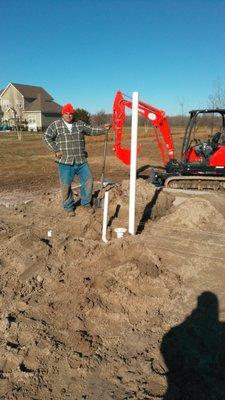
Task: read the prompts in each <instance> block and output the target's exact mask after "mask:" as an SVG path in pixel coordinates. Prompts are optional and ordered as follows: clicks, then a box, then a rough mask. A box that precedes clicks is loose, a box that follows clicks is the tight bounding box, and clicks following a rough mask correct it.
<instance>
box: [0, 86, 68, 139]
mask: <svg viewBox="0 0 225 400" xmlns="http://www.w3.org/2000/svg"><path fill="white" fill-rule="evenodd" d="M1 111H2V115H0V118H1V119H2V121H3V122H7V124H9V125H11V126H15V125H16V124H19V125H26V126H27V128H28V130H30V131H37V130H43V129H46V128H47V127H48V125H50V124H51V123H52V122H53V121H55V120H56V119H57V118H59V117H60V115H61V106H60V105H59V104H58V103H56V102H55V101H53V98H52V97H51V95H50V94H49V93H48V92H46V90H45V89H43V88H42V87H39V86H31V85H22V84H19V83H9V84H8V85H7V86H6V88H5V89H3V90H0V114H1Z"/></svg>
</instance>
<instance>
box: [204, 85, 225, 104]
mask: <svg viewBox="0 0 225 400" xmlns="http://www.w3.org/2000/svg"><path fill="white" fill-rule="evenodd" d="M208 101H209V107H210V108H225V85H224V84H223V83H222V82H221V81H220V80H219V79H218V80H217V81H216V82H214V88H213V93H212V94H211V95H210V96H209V98H208Z"/></svg>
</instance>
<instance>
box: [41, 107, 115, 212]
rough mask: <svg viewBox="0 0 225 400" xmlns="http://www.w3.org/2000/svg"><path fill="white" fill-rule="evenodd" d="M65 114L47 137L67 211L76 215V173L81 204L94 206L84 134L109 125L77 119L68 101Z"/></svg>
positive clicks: (51, 127)
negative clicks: (74, 188) (75, 119)
mask: <svg viewBox="0 0 225 400" xmlns="http://www.w3.org/2000/svg"><path fill="white" fill-rule="evenodd" d="M61 113H62V118H61V119H59V120H57V121H55V122H53V123H52V124H51V125H49V127H48V128H47V130H46V131H45V133H44V140H45V142H46V143H47V145H48V147H49V148H50V150H51V151H53V152H54V153H55V157H56V162H57V164H58V172H59V179H60V185H61V192H62V200H63V208H64V210H65V211H66V212H67V213H68V215H70V216H72V215H75V212H74V210H75V201H74V198H73V192H72V189H71V184H72V182H73V179H74V177H75V176H79V179H80V185H81V187H80V196H81V206H83V207H85V209H86V210H91V204H90V202H91V198H92V190H93V176H92V173H91V170H90V167H89V165H88V162H87V152H86V151H85V135H91V136H93V135H103V134H104V133H106V132H107V130H108V129H109V128H110V124H105V125H104V126H103V128H99V127H98V128H93V127H91V126H90V125H87V124H86V123H85V122H83V121H77V122H74V113H75V109H74V108H73V106H72V104H70V103H68V104H65V105H64V106H63V107H62V111H61Z"/></svg>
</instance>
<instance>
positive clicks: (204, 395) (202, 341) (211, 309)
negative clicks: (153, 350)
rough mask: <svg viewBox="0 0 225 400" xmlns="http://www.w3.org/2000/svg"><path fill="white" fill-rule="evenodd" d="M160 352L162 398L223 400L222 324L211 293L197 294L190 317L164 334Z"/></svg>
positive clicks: (224, 333) (224, 336) (224, 330)
mask: <svg viewBox="0 0 225 400" xmlns="http://www.w3.org/2000/svg"><path fill="white" fill-rule="evenodd" d="M161 352H162V355H163V358H164V361H165V364H166V366H167V369H168V372H167V380H168V382H167V383H168V388H167V392H166V394H165V395H164V397H163V399H164V400H187V399H190V400H203V399H204V400H223V399H224V400H225V323H224V322H220V321H219V320H218V299H217V297H216V295H215V294H214V293H212V292H203V293H202V294H201V295H200V296H199V297H198V304H197V307H196V309H194V310H193V312H192V313H191V314H190V316H188V317H187V318H186V320H185V321H184V322H182V323H181V324H180V325H177V326H175V327H173V328H172V329H171V330H170V331H169V332H168V333H166V334H165V335H164V337H163V340H162V344H161Z"/></svg>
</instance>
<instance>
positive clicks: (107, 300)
mask: <svg viewBox="0 0 225 400" xmlns="http://www.w3.org/2000/svg"><path fill="white" fill-rule="evenodd" d="M148 140H149V139H148V138H143V140H142V141H143V143H144V146H143V153H142V155H141V156H140V158H139V161H138V162H139V165H138V167H142V166H147V165H149V160H151V164H154V165H157V164H160V160H159V157H158V155H157V153H156V151H155V149H154V148H152V149H150V150H149V148H148V147H147V143H148ZM0 141H1V145H2V147H1V148H3V152H2V156H1V159H0V167H1V172H0V179H1V188H2V190H1V200H0V203H1V204H0V268H1V269H0V271H1V280H0V301H1V321H0V348H1V358H0V399H6V400H12V399H13V400H22V399H23V400H25V399H26V400H28V399H33V400H34V399H35V400H39V399H46V400H50V399H51V400H53V399H54V400H58V399H59V400H61V399H62V400H64V399H65V400H67V399H71V400H81V399H89V400H99V399H103V400H110V399H116V400H122V399H124V400H125V399H138V400H139V399H140V400H141V399H152V400H153V399H165V400H166V399H173V400H178V399H179V400H181V399H182V400H184V399H193V400H199V399H207V400H208V399H218V400H219V399H220V400H221V399H223V398H225V383H224V382H225V380H224V376H225V366H224V365H225V364H224V360H225V351H224V350H225V347H224V346H225V345H224V343H225V341H224V338H225V331H224V324H223V322H222V321H223V320H224V318H225V315H224V310H225V291H224V280H225V269H224V258H225V246H224V242H225V208H224V195H217V194H209V193H204V194H203V193H198V194H196V193H189V194H187V193H186V192H178V191H172V190H171V191H168V190H165V189H164V190H157V189H156V188H155V187H153V186H152V185H151V184H149V183H148V181H147V180H146V179H143V178H145V176H144V174H146V175H147V169H145V168H143V169H144V172H143V173H142V174H141V177H140V176H139V178H138V180H137V210H136V225H137V232H138V234H137V235H135V236H131V235H128V234H125V236H124V238H122V239H117V238H116V235H115V232H114V229H115V228H117V227H125V228H128V203H129V198H128V195H129V181H128V177H129V170H128V169H127V167H125V166H122V165H121V164H120V163H119V162H118V161H116V160H115V159H114V158H113V154H112V148H111V144H110V145H109V150H108V157H107V172H106V176H107V179H108V180H111V181H113V182H114V183H116V184H115V185H114V186H112V187H111V189H110V191H109V198H110V203H109V223H108V230H107V237H108V240H109V242H108V243H107V244H106V243H104V242H103V241H102V239H101V235H102V232H101V231H102V216H103V210H102V209H101V208H98V209H96V210H95V213H94V214H89V213H88V212H86V211H85V210H83V209H80V208H79V207H77V210H76V215H75V217H71V218H69V217H67V216H65V214H64V212H63V210H62V209H61V204H60V203H61V199H60V193H59V188H58V177H57V173H56V170H55V165H54V162H53V160H52V157H51V155H49V153H48V151H47V150H46V149H45V147H44V145H43V144H42V142H41V140H40V137H39V136H38V135H34V136H33V137H31V135H30V136H26V137H24V138H23V141H22V142H18V141H17V139H16V137H14V136H10V137H9V138H6V137H4V138H1V139H0ZM102 144H103V143H102V141H100V140H99V141H97V142H93V140H90V141H89V142H88V149H89V152H90V158H89V161H90V165H91V167H92V169H93V171H94V175H95V180H96V182H95V189H96V190H97V189H98V186H99V185H98V182H97V181H99V179H100V176H101V163H102V151H103V146H102ZM145 144H146V145H145ZM176 144H177V148H179V145H180V137H179V136H177V138H176ZM149 147H150V145H149ZM148 152H149V153H150V156H149V154H148ZM74 185H75V186H76V182H75V184H74ZM74 194H75V196H76V197H77V199H78V198H79V190H78V189H74ZM49 230H51V231H52V236H51V237H49V236H48V231H49Z"/></svg>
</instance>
